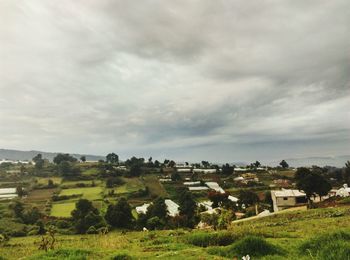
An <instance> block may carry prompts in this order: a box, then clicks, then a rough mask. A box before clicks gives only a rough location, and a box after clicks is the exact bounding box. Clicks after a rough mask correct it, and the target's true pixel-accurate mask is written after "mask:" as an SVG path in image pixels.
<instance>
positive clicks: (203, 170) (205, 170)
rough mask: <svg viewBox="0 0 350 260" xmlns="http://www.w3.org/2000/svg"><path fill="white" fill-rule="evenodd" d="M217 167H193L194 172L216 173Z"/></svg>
mask: <svg viewBox="0 0 350 260" xmlns="http://www.w3.org/2000/svg"><path fill="white" fill-rule="evenodd" d="M216 171H217V170H216V169H193V172H197V173H216Z"/></svg>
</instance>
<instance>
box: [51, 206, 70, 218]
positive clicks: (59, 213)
mask: <svg viewBox="0 0 350 260" xmlns="http://www.w3.org/2000/svg"><path fill="white" fill-rule="evenodd" d="M73 209H75V202H67V203H55V204H52V208H51V214H50V215H51V216H53V217H61V218H68V217H70V216H71V214H70V213H71V212H72V210H73Z"/></svg>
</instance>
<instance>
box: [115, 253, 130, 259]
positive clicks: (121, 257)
mask: <svg viewBox="0 0 350 260" xmlns="http://www.w3.org/2000/svg"><path fill="white" fill-rule="evenodd" d="M130 259H132V257H131V256H129V255H128V254H126V253H120V254H117V255H115V256H113V257H112V260H130Z"/></svg>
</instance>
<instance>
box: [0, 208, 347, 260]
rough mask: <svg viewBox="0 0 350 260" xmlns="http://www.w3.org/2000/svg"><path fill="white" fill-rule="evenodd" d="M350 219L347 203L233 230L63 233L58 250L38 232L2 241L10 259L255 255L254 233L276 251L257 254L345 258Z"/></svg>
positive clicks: (2, 249) (2, 252)
mask: <svg viewBox="0 0 350 260" xmlns="http://www.w3.org/2000/svg"><path fill="white" fill-rule="evenodd" d="M349 220H350V208H348V207H341V208H329V209H313V210H308V211H295V212H286V213H283V214H278V215H274V216H271V217H266V218H263V219H258V220H254V221H249V222H248V221H247V222H243V223H239V224H233V225H231V227H230V228H229V229H228V231H218V232H216V231H198V230H197V231H192V232H189V231H185V230H173V231H152V232H128V233H125V234H123V233H122V232H112V233H109V234H107V235H74V236H72V235H71V236H64V235H60V236H58V237H57V243H56V250H54V251H50V252H48V253H46V254H45V253H43V252H41V251H39V250H38V249H37V243H38V242H39V241H40V237H38V236H33V237H25V238H13V239H11V240H10V242H9V243H8V245H7V246H5V247H0V255H1V256H2V257H3V258H4V259H18V258H20V257H24V259H62V258H64V257H66V258H68V257H71V258H70V259H97V258H100V259H140V258H142V259H154V258H155V257H157V258H160V259H184V258H185V259H232V258H233V254H234V253H232V254H231V253H230V252H231V251H234V250H236V251H237V250H238V251H239V250H240V251H242V250H243V252H244V254H250V255H252V254H253V255H254V251H253V250H255V253H256V252H258V251H259V250H261V249H259V250H258V251H257V250H256V245H254V244H253V243H251V242H250V243H248V244H247V243H246V242H247V241H249V239H251V240H252V241H255V240H254V239H252V238H251V237H250V238H248V239H247V236H258V237H262V238H264V240H262V241H264V242H265V243H266V245H268V247H267V248H268V249H267V251H268V250H270V251H271V252H274V253H273V254H274V255H273V256H272V255H268V256H265V257H262V256H258V257H254V258H252V259H344V258H341V257H342V255H341V254H342V253H344V250H345V253H347V254H349V249H348V248H349V245H350V233H349V232H350V221H349ZM340 231H342V232H340ZM343 231H344V232H343ZM323 234H325V235H326V236H322V235H323ZM208 243H209V246H207V245H208ZM245 243H246V244H247V245H246V247H243V246H242V245H244V244H245ZM315 243H316V245H317V248H315ZM210 244H211V245H210ZM227 244H228V245H227ZM216 245H226V246H220V247H217V246H216ZM205 246H207V247H205ZM332 246H333V247H338V248H337V250H336V252H337V256H334V255H332V254H334V253H335V252H332ZM242 248H243V249H242ZM254 248H255V249H254ZM346 248H347V249H346ZM275 249H277V250H275ZM333 249H334V248H333ZM342 250H343V251H342ZM267 253H268V252H267ZM325 254H326V255H327V257H325ZM310 255H312V257H313V258H310ZM113 257H114V258H113ZM338 257H339V258H338Z"/></svg>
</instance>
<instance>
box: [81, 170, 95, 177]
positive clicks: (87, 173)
mask: <svg viewBox="0 0 350 260" xmlns="http://www.w3.org/2000/svg"><path fill="white" fill-rule="evenodd" d="M98 173H99V169H97V168H89V169H87V170H85V171H83V172H82V174H83V175H88V176H90V175H98Z"/></svg>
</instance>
